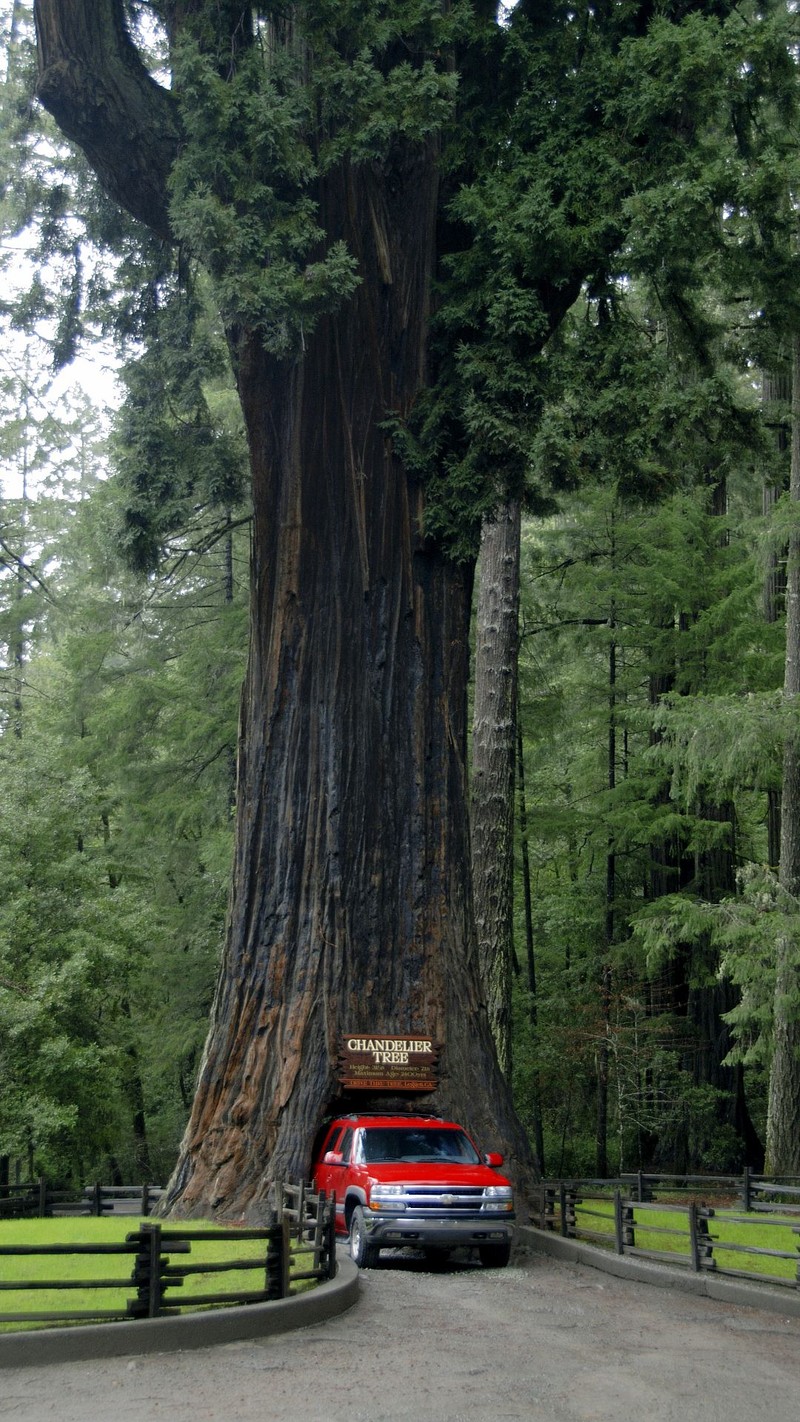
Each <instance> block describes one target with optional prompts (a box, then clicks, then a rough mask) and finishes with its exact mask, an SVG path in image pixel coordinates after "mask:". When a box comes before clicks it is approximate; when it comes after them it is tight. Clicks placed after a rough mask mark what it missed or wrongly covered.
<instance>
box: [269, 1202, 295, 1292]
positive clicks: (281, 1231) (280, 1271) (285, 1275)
mask: <svg viewBox="0 0 800 1422" xmlns="http://www.w3.org/2000/svg"><path fill="white" fill-rule="evenodd" d="M289 1229H290V1226H289V1216H288V1215H282V1217H281V1219H279V1220H278V1222H277V1224H275V1225H273V1226H272V1229H271V1230H270V1234H269V1240H268V1242H267V1277H266V1286H267V1287H266V1293H267V1298H268V1299H285V1298H288V1297H289V1250H290V1245H289Z"/></svg>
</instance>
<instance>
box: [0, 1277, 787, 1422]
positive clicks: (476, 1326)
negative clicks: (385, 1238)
mask: <svg viewBox="0 0 800 1422" xmlns="http://www.w3.org/2000/svg"><path fill="white" fill-rule="evenodd" d="M0 1389H1V1391H0V1417H1V1418H2V1419H3V1422H7V1419H8V1422H12V1419H13V1422H46V1420H47V1422H50V1420H52V1422H157V1419H162V1418H163V1419H164V1422H167V1419H168V1422H209V1419H210V1422H273V1419H276V1420H277V1419H280V1422H345V1419H346V1422H407V1420H408V1422H411V1419H413V1422H507V1419H512V1418H514V1419H517V1418H524V1419H533V1420H535V1422H540V1420H541V1422H577V1419H580V1420H581V1422H584V1420H585V1419H595V1418H602V1419H606V1418H607V1419H612V1418H613V1419H614V1422H751V1419H752V1418H754V1417H755V1418H757V1417H760V1416H764V1417H766V1418H768V1419H769V1422H798V1417H800V1320H798V1319H784V1318H783V1316H782V1315H780V1314H777V1315H776V1314H771V1313H761V1312H756V1311H755V1310H752V1309H748V1308H740V1307H736V1306H733V1305H730V1304H723V1303H718V1302H715V1301H712V1300H709V1299H705V1298H695V1297H693V1296H691V1295H686V1294H683V1293H678V1292H674V1291H673V1290H671V1289H660V1288H650V1287H648V1286H647V1285H646V1284H639V1283H632V1282H629V1281H627V1280H623V1279H616V1278H613V1277H611V1276H608V1275H603V1274H599V1273H598V1272H597V1271H596V1270H594V1269H588V1268H585V1267H583V1266H581V1265H571V1264H564V1263H560V1262H558V1261H555V1260H553V1259H549V1258H547V1257H546V1256H542V1255H535V1254H531V1255H525V1254H523V1255H521V1256H515V1259H514V1261H513V1262H512V1264H511V1265H510V1266H509V1267H508V1268H507V1269H504V1270H496V1271H495V1270H485V1269H481V1268H480V1267H479V1266H472V1265H462V1266H460V1267H459V1266H457V1265H450V1266H448V1267H447V1268H445V1269H443V1270H442V1271H441V1272H439V1273H429V1272H427V1271H426V1270H425V1269H424V1267H423V1265H422V1264H421V1263H417V1262H415V1261H412V1260H408V1259H401V1258H400V1257H399V1256H398V1257H396V1258H389V1259H386V1258H384V1261H383V1262H382V1263H381V1265H380V1267H379V1268H377V1269H371V1270H367V1271H365V1273H364V1274H363V1275H362V1291H361V1297H360V1300H359V1302H358V1304H357V1305H356V1306H355V1307H354V1308H353V1309H351V1310H350V1311H349V1312H348V1313H346V1314H343V1315H341V1316H340V1317H338V1318H336V1319H334V1320H332V1321H331V1322H328V1323H325V1324H321V1325H319V1326H317V1327H314V1328H307V1329H304V1330H302V1331H299V1332H297V1333H290V1334H283V1335H280V1336H277V1337H275V1338H270V1339H264V1340H263V1341H259V1342H243V1343H235V1344H229V1345H227V1346H224V1347H218V1348H209V1349H203V1350H200V1351H196V1352H186V1353H178V1354H158V1355H151V1356H149V1357H143V1358H118V1359H111V1360H98V1361H93V1362H84V1363H70V1364H67V1365H64V1366H57V1365H54V1366H51V1367H43V1368H20V1369H14V1370H4V1371H3V1372H2V1373H0Z"/></svg>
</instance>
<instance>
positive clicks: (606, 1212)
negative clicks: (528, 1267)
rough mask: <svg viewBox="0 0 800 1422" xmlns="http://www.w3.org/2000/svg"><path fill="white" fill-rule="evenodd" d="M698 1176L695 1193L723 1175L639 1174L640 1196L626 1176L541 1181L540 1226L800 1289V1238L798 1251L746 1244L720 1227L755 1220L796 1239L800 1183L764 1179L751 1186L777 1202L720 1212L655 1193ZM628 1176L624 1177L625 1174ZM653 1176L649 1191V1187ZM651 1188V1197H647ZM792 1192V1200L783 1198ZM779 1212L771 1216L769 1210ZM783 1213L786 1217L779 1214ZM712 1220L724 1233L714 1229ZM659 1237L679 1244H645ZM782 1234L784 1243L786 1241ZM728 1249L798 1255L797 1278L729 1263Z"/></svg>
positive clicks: (661, 1259) (622, 1250) (758, 1201)
mask: <svg viewBox="0 0 800 1422" xmlns="http://www.w3.org/2000/svg"><path fill="white" fill-rule="evenodd" d="M678 1178H680V1179H682V1180H685V1181H691V1187H688V1186H687V1187H686V1188H691V1190H692V1192H693V1193H694V1194H696V1193H697V1187H698V1185H699V1184H700V1183H701V1182H702V1184H703V1185H705V1187H706V1189H707V1191H708V1192H709V1193H712V1192H713V1190H714V1189H716V1188H717V1187H718V1186H719V1182H720V1180H721V1179H722V1177H719V1176H715V1177H709V1176H692V1177H689V1176H685V1177H675V1176H666V1177H665V1176H647V1177H643V1178H640V1179H638V1180H637V1182H636V1183H637V1190H636V1197H634V1196H633V1195H632V1194H630V1193H625V1191H624V1189H623V1187H622V1186H621V1185H620V1183H619V1182H618V1181H599V1180H586V1181H576V1180H571V1181H563V1180H562V1181H557V1182H556V1181H545V1182H543V1183H542V1185H541V1187H540V1201H539V1218H538V1225H539V1228H540V1229H543V1230H550V1231H553V1230H557V1231H558V1232H559V1233H560V1234H561V1235H562V1236H563V1237H564V1238H565V1239H583V1240H586V1241H588V1242H591V1243H593V1244H600V1245H602V1246H604V1247H605V1248H610V1249H613V1250H614V1251H615V1253H617V1254H631V1255H635V1256H639V1257H640V1258H644V1259H652V1260H655V1261H657V1262H658V1263H668V1264H672V1265H677V1266H679V1267H681V1266H682V1267H687V1268H689V1269H691V1270H692V1271H693V1272H694V1273H701V1272H710V1271H714V1272H716V1273H718V1274H722V1275H724V1276H725V1277H728V1278H743V1279H753V1280H756V1281H758V1282H761V1283H770V1284H778V1285H780V1286H782V1287H789V1288H800V1257H798V1251H799V1250H800V1242H797V1243H795V1244H794V1247H793V1248H791V1249H782V1248H778V1247H776V1248H774V1249H773V1248H769V1247H765V1246H764V1245H762V1244H753V1243H750V1244H746V1243H742V1242H741V1241H740V1240H737V1239H730V1238H725V1237H724V1236H723V1235H722V1234H720V1233H719V1229H720V1228H722V1226H723V1225H725V1226H727V1225H738V1226H743V1227H745V1229H746V1228H747V1227H748V1226H751V1227H754V1228H755V1227H757V1228H758V1229H759V1230H763V1229H765V1228H766V1229H768V1230H769V1229H774V1230H779V1229H780V1230H781V1231H782V1232H783V1236H784V1239H785V1238H786V1236H787V1234H788V1235H789V1236H790V1237H791V1236H792V1235H794V1236H800V1225H795V1224H792V1222H791V1220H792V1218H793V1217H794V1216H795V1215H796V1214H797V1213H798V1209H800V1206H798V1205H797V1204H793V1203H792V1201H795V1200H799V1199H800V1188H797V1187H796V1186H793V1185H789V1184H788V1183H787V1181H786V1180H783V1179H782V1180H780V1181H776V1180H772V1181H761V1180H759V1181H758V1182H757V1184H756V1185H755V1187H754V1186H753V1184H752V1182H751V1186H750V1188H751V1190H754V1191H756V1192H760V1191H761V1190H763V1191H764V1193H765V1194H769V1195H771V1196H772V1197H774V1199H773V1202H772V1203H769V1202H768V1201H767V1200H765V1199H764V1198H759V1197H758V1194H757V1193H756V1194H754V1196H751V1199H752V1200H753V1202H752V1203H751V1205H750V1213H745V1214H736V1215H734V1214H730V1213H728V1212H727V1211H726V1212H724V1213H718V1211H717V1209H716V1207H714V1206H710V1205H706V1204H702V1203H698V1202H697V1200H696V1199H690V1200H687V1202H686V1203H685V1204H675V1203H670V1202H667V1201H664V1200H656V1199H653V1198H652V1190H653V1186H654V1185H657V1187H658V1188H660V1189H661V1190H662V1191H665V1192H668V1193H670V1194H672V1193H673V1192H674V1184H673V1183H672V1182H674V1181H675V1180H676V1179H678ZM623 1179H624V1177H623ZM645 1182H646V1190H643V1189H642V1186H643V1184H645ZM644 1193H647V1194H648V1195H649V1196H650V1197H649V1198H644V1199H643V1198H642V1194H644ZM786 1196H788V1203H783V1202H782V1201H783V1199H784V1197H786ZM768 1211H769V1212H771V1215H772V1217H771V1218H768V1217H767V1212H768ZM779 1216H780V1218H779ZM712 1226H713V1227H716V1229H717V1232H716V1233H712ZM643 1234H646V1235H647V1236H653V1235H655V1236H657V1237H659V1238H664V1239H665V1241H666V1240H671V1241H677V1244H676V1245H673V1247H671V1248H664V1249H658V1248H653V1247H651V1246H650V1245H649V1244H648V1245H647V1246H646V1247H645V1246H644V1245H642V1243H641V1236H642V1235H643ZM780 1242H781V1241H780V1239H779V1238H777V1237H776V1245H778V1244H780ZM720 1255H725V1256H727V1255H731V1256H733V1257H734V1258H736V1257H737V1256H740V1255H741V1256H749V1257H750V1258H753V1259H758V1258H764V1259H766V1258H770V1259H783V1260H787V1261H790V1262H791V1263H793V1264H794V1266H795V1272H794V1277H793V1278H789V1277H788V1276H782V1275H780V1274H778V1273H764V1272H761V1271H759V1270H757V1269H755V1268H750V1269H740V1268H736V1267H731V1266H728V1265H726V1264H724V1263H723V1262H722V1261H721V1259H720Z"/></svg>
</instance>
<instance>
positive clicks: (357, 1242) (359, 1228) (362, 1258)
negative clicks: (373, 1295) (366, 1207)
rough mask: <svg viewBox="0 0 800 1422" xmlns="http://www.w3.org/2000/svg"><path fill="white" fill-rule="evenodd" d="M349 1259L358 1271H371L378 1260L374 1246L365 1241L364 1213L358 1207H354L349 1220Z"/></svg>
mask: <svg viewBox="0 0 800 1422" xmlns="http://www.w3.org/2000/svg"><path fill="white" fill-rule="evenodd" d="M350 1258H351V1259H352V1261H353V1263H354V1264H357V1265H358V1267H359V1269H371V1268H372V1265H373V1264H374V1263H375V1262H376V1260H377V1258H378V1251H377V1249H376V1248H375V1246H374V1244H370V1243H369V1242H368V1240H367V1229H366V1225H365V1224H364V1211H363V1210H362V1208H361V1206H360V1205H356V1207H355V1209H354V1210H353V1214H352V1216H351V1219H350Z"/></svg>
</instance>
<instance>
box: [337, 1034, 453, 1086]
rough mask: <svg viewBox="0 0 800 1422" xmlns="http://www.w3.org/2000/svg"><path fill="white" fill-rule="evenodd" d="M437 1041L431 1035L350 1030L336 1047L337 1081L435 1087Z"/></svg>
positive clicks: (348, 1083) (369, 1084)
mask: <svg viewBox="0 0 800 1422" xmlns="http://www.w3.org/2000/svg"><path fill="white" fill-rule="evenodd" d="M438 1066H439V1043H438V1042H434V1041H433V1039H432V1038H431V1037H386V1036H383V1035H382V1036H377V1035H376V1036H368V1035H367V1034H363V1035H360V1034H358V1033H353V1034H352V1035H351V1036H347V1037H343V1038H342V1041H341V1046H340V1049H339V1081H340V1083H341V1085H342V1086H348V1087H350V1088H356V1089H359V1088H360V1089H362V1090H364V1091H435V1090H436V1087H437V1086H438V1084H439V1072H438Z"/></svg>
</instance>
